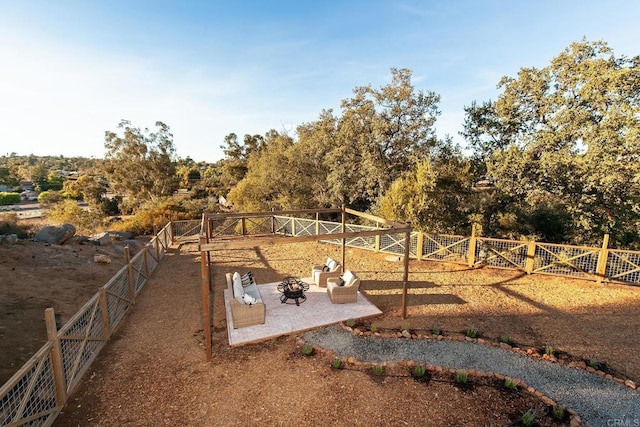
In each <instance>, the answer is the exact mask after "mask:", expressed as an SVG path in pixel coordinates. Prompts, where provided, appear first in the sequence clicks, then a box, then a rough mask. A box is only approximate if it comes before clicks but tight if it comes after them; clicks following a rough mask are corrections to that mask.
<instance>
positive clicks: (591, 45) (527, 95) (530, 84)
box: [463, 40, 640, 243]
mask: <svg viewBox="0 0 640 427" xmlns="http://www.w3.org/2000/svg"><path fill="white" fill-rule="evenodd" d="M498 87H499V88H501V89H502V90H503V92H502V94H501V95H500V96H499V97H498V99H497V101H495V102H491V101H489V102H485V103H482V104H481V105H478V104H477V103H472V104H471V106H470V107H467V108H466V113H467V115H466V120H465V126H464V131H463V135H464V136H465V137H466V138H467V140H468V141H469V142H470V144H471V145H472V146H473V147H474V148H476V150H477V153H478V154H479V157H480V158H482V159H483V160H485V161H486V171H487V175H488V177H489V178H490V179H491V180H492V181H493V183H494V184H495V187H496V189H497V191H498V192H500V193H501V197H503V198H510V199H512V203H511V204H510V206H509V207H508V209H511V210H513V211H514V212H515V213H516V215H519V216H520V217H522V218H523V219H524V218H528V220H529V221H523V223H529V224H531V221H530V220H531V218H532V215H533V216H536V215H535V213H536V212H537V211H540V209H542V210H544V211H545V212H546V213H547V214H551V215H552V216H553V217H554V218H556V219H558V220H560V219H562V218H564V219H565V220H566V221H568V222H566V223H565V224H563V227H561V228H562V229H564V230H566V231H567V235H565V236H556V239H558V238H559V239H561V240H564V239H569V240H572V241H576V242H592V241H599V240H601V239H602V235H603V234H604V233H610V234H611V235H612V236H613V238H614V240H615V241H618V242H621V243H629V242H630V241H631V240H634V239H635V240H637V234H638V231H640V216H639V215H640V187H639V185H640V138H639V137H640V103H639V100H640V57H637V56H636V57H634V58H626V57H624V56H622V57H616V56H614V54H613V51H612V50H611V49H610V48H609V47H608V46H607V44H606V43H604V42H600V41H598V42H588V41H586V40H582V41H581V42H579V43H573V44H571V45H570V46H569V47H568V48H567V49H565V50H564V51H563V52H561V53H560V55H558V56H557V57H555V58H554V59H553V60H552V61H551V63H550V64H549V65H548V66H546V67H544V68H542V69H537V68H522V69H521V70H520V71H519V72H518V75H517V77H504V78H502V80H501V81H500V83H499V85H498ZM533 225H534V227H533V229H532V230H531V231H533V232H534V233H536V232H537V231H539V230H538V226H536V225H535V224H533ZM568 230H571V231H570V232H569V231H568Z"/></svg>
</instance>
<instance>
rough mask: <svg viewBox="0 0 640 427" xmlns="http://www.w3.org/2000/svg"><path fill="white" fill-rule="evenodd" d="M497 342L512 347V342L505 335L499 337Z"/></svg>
mask: <svg viewBox="0 0 640 427" xmlns="http://www.w3.org/2000/svg"><path fill="white" fill-rule="evenodd" d="M499 340H500V342H503V343H505V344H509V345H513V340H512V339H511V338H509V337H508V336H506V335H501V336H500V338H499Z"/></svg>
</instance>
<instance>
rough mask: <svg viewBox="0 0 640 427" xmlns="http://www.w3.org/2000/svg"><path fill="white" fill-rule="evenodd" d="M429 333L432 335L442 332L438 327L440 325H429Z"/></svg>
mask: <svg viewBox="0 0 640 427" xmlns="http://www.w3.org/2000/svg"><path fill="white" fill-rule="evenodd" d="M431 333H432V334H433V335H440V334H441V333H442V329H440V326H438V325H433V326H432V327H431Z"/></svg>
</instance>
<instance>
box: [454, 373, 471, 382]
mask: <svg viewBox="0 0 640 427" xmlns="http://www.w3.org/2000/svg"><path fill="white" fill-rule="evenodd" d="M468 382H469V374H468V373H466V372H465V371H456V383H458V384H466V383H468Z"/></svg>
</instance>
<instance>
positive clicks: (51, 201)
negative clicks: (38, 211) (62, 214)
mask: <svg viewBox="0 0 640 427" xmlns="http://www.w3.org/2000/svg"><path fill="white" fill-rule="evenodd" d="M61 200H62V196H61V195H60V193H59V192H58V191H53V190H47V191H43V192H42V193H40V194H38V203H40V204H41V205H43V206H44V207H49V206H53V205H55V204H56V203H59V202H60V201H61Z"/></svg>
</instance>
